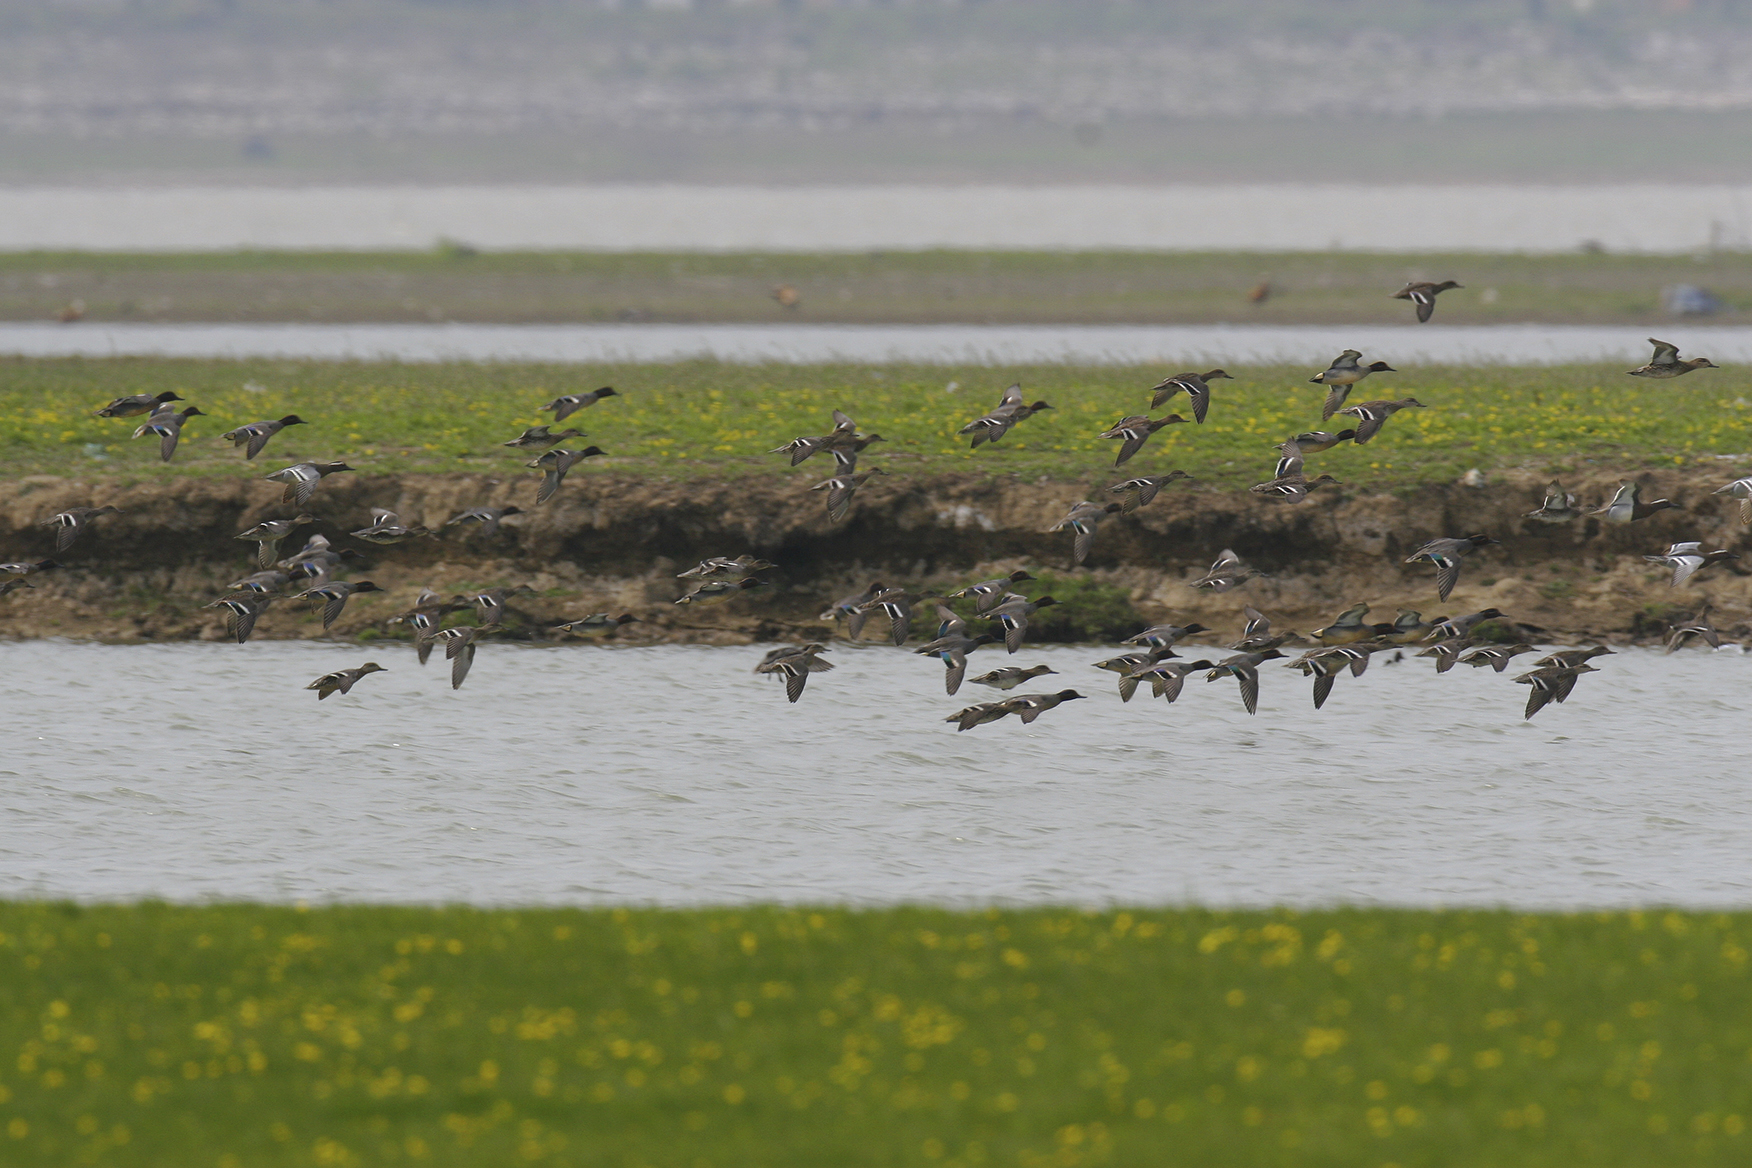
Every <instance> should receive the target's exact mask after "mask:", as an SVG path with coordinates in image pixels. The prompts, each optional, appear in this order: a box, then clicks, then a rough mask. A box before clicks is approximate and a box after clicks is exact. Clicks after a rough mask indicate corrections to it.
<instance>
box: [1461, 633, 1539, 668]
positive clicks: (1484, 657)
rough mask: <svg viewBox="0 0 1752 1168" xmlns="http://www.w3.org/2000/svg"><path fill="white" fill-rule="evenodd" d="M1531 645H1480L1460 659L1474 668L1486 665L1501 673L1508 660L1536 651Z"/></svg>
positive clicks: (1507, 664)
mask: <svg viewBox="0 0 1752 1168" xmlns="http://www.w3.org/2000/svg"><path fill="white" fill-rule="evenodd" d="M1537 652H1539V650H1538V649H1535V648H1534V647H1533V646H1532V645H1529V644H1527V643H1526V642H1524V641H1523V642H1521V643H1520V644H1516V645H1480V646H1478V647H1477V648H1476V649H1472V650H1470V651H1469V652H1467V653H1464V654H1462V655H1461V657H1460V660H1461V661H1463V662H1465V663H1466V664H1467V665H1471V666H1473V667H1474V668H1478V667H1481V666H1485V665H1488V666H1490V667H1491V668H1492V669H1494V670H1496V671H1497V672H1498V673H1501V672H1502V671H1503V670H1505V669H1507V668H1508V667H1509V662H1511V661H1513V660H1514V659H1515V658H1517V657H1519V656H1521V655H1522V654H1523V653H1537Z"/></svg>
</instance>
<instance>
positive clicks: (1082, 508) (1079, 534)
mask: <svg viewBox="0 0 1752 1168" xmlns="http://www.w3.org/2000/svg"><path fill="white" fill-rule="evenodd" d="M1124 510H1125V506H1124V504H1121V503H1108V504H1107V505H1106V506H1102V505H1101V504H1100V503H1090V502H1082V503H1078V504H1077V505H1076V506H1074V507H1072V508H1071V509H1070V511H1069V512H1068V513H1067V514H1066V515H1065V517H1064V518H1063V519H1061V520H1059V521H1058V522H1057V523H1055V524H1053V525H1052V526H1051V527H1049V528H1047V531H1049V532H1053V531H1070V532H1072V533H1073V537H1072V540H1071V563H1072V564H1073V565H1075V564H1081V563H1082V562H1083V561H1084V560H1086V559H1088V558H1089V549H1090V548H1091V547H1093V546H1094V544H1095V529H1096V527H1097V526H1098V525H1099V524H1100V523H1101V521H1102V520H1103V519H1106V518H1107V517H1108V516H1110V515H1117V514H1118V513H1119V512H1121V511H1124Z"/></svg>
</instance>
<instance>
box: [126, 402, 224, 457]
mask: <svg viewBox="0 0 1752 1168" xmlns="http://www.w3.org/2000/svg"><path fill="white" fill-rule="evenodd" d="M205 416H206V415H204V414H203V413H202V412H201V411H200V410H198V409H196V408H195V407H194V406H190V407H189V408H188V409H186V410H180V411H178V412H176V413H172V412H171V411H169V410H161V411H159V412H158V413H156V414H153V415H152V416H151V417H150V418H147V419H146V420H145V421H144V422H141V423H140V425H139V426H138V427H136V428H135V430H134V437H136V438H139V437H142V436H144V435H147V434H156V435H158V457H159V460H160V461H162V462H169V461H170V460H171V458H172V456H174V455H175V454H176V443H177V439H179V438H181V437H182V431H183V425H184V424H185V423H187V422H188V420H189V419H190V418H197V417H205Z"/></svg>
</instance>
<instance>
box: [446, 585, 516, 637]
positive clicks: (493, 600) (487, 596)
mask: <svg viewBox="0 0 1752 1168" xmlns="http://www.w3.org/2000/svg"><path fill="white" fill-rule="evenodd" d="M534 594H535V589H533V588H531V587H530V586H529V585H527V584H519V585H517V586H516V587H514V588H487V589H483V590H482V591H480V592H465V593H463V594H462V595H460V596H458V597H456V598H455V600H454V601H453V603H456V604H471V605H473V606H474V610H475V619H476V620H478V621H479V622H480V624H481V627H482V628H491V627H493V626H496V625H499V624H502V623H503V622H504V620H505V606H506V604H507V603H509V601H510V600H511V598H512V597H513V596H533V595H534Z"/></svg>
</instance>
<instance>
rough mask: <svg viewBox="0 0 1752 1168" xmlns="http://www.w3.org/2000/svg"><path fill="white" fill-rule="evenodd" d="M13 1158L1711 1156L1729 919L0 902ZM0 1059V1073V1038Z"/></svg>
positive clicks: (1743, 1074) (1730, 998) (713, 1161)
mask: <svg viewBox="0 0 1752 1168" xmlns="http://www.w3.org/2000/svg"><path fill="white" fill-rule="evenodd" d="M0 933H3V934H4V936H3V937H0V987H3V989H0V1026H3V1027H4V1031H5V1033H4V1037H3V1039H0V1042H3V1043H4V1045H5V1047H6V1049H7V1050H8V1052H9V1056H8V1059H7V1065H6V1067H5V1068H4V1071H3V1072H0V1160H4V1161H5V1162H8V1163H18V1164H25V1163H30V1164H79V1163H87V1164H103V1165H117V1166H123V1165H153V1166H157V1165H164V1164H201V1165H218V1166H220V1168H231V1166H237V1165H250V1166H252V1168H254V1166H259V1165H295V1164H296V1165H304V1164H319V1165H330V1164H332V1165H365V1164H395V1163H412V1164H430V1165H459V1166H460V1165H481V1164H511V1163H517V1162H530V1163H543V1164H552V1165H556V1166H560V1165H608V1164H613V1165H652V1166H671V1165H673V1166H677V1168H708V1166H726V1165H741V1164H762V1165H774V1166H778V1165H787V1164H796V1165H810V1166H815V1165H824V1164H834V1165H872V1166H877V1165H880V1166H883V1168H887V1166H891V1165H897V1164H940V1165H954V1166H962V1165H969V1166H971V1165H978V1164H1014V1165H1021V1166H1023V1168H1029V1166H1035V1165H1039V1166H1042V1168H1044V1166H1046V1165H1056V1166H1059V1168H1076V1166H1078V1165H1095V1164H1107V1163H1114V1164H1146V1163H1184V1164H1247V1165H1267V1164H1285V1165H1291V1164H1294V1165H1335V1166H1336V1165H1344V1166H1346V1168H1350V1166H1354V1165H1359V1164H1367V1165H1398V1164H1407V1165H1409V1164H1460V1163H1465V1164H1491V1165H1498V1166H1502V1168H1510V1166H1518V1165H1546V1164H1551V1165H1559V1164H1588V1165H1636V1166H1639V1168H1640V1166H1643V1165H1649V1164H1677V1163H1686V1164H1724V1165H1725V1164H1742V1163H1744V1162H1745V1160H1746V1157H1747V1155H1748V1142H1749V1141H1752V1135H1748V1134H1747V1132H1746V1122H1747V1118H1748V1100H1749V1099H1752V1049H1749V1047H1752V1005H1749V1003H1752V996H1749V995H1748V992H1747V989H1748V987H1747V948H1746V947H1747V945H1748V944H1752V940H1749V937H1752V917H1749V916H1748V915H1747V914H1744V913H1741V914H1734V915H1726V914H1701V913H1681V912H1657V913H1640V912H1632V913H1599V914H1578V915H1522V914H1512V913H1507V912H1447V913H1443V912H1421V911H1393V910H1338V911H1323V912H1313V913H1306V914H1297V913H1289V912H1247V913H1221V912H1207V911H1199V910H1193V911H1181V910H1171V911H1153V910H1152V911H1125V912H1099V913H1085V912H1078V911H1074V910H1065V909H1039V910H1018V911H1001V912H1000V911H995V910H994V911H987V912H951V911H944V910H933V909H923V908H902V909H888V910H880V911H847V910H840V909H815V910H810V909H799V910H786V909H767V908H755V909H747V910H710V911H662V910H651V911H627V910H613V911H609V910H590V911H586V910H578V909H555V910H517V911H497V912H493V911H477V910H472V909H437V910H429V909H415V908H383V907H342V908H329V909H321V910H315V911H299V910H294V909H290V908H263V907H255V906H225V905H221V906H207V907H199V908H176V907H168V906H164V905H156V904H147V905H141V906H137V907H98V908H83V909H82V908H79V907H75V906H70V905H45V904H6V905H3V906H0ZM11 1052H15V1053H11Z"/></svg>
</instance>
